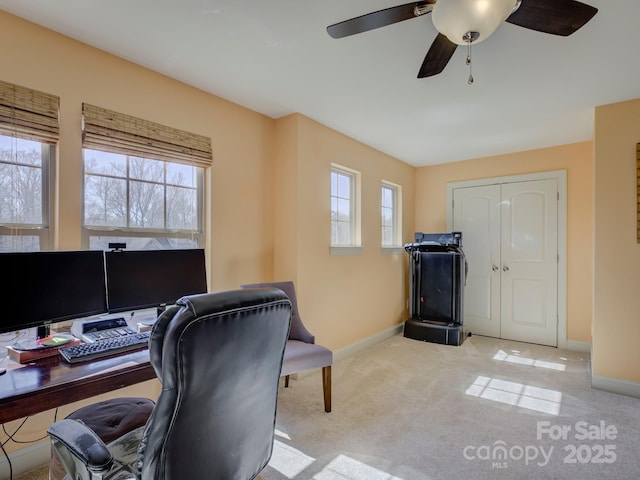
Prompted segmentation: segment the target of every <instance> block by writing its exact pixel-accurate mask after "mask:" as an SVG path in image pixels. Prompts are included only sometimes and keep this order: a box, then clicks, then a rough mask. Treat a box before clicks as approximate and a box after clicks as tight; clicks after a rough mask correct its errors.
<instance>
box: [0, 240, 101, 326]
mask: <svg viewBox="0 0 640 480" xmlns="http://www.w3.org/2000/svg"><path fill="white" fill-rule="evenodd" d="M0 272H2V274H3V276H4V282H3V284H4V285H3V286H2V288H0V299H1V300H0V305H1V307H0V308H1V309H2V310H1V312H0V333H8V332H15V331H18V330H23V329H27V328H31V327H48V325H49V324H51V323H56V322H60V321H63V320H70V319H75V318H83V317H88V316H91V315H97V314H101V313H106V312H107V299H106V288H105V276H104V254H103V252H102V251H91V250H80V251H54V252H21V253H0ZM47 332H48V329H47V328H42V329H40V330H39V336H43V335H46V334H47Z"/></svg>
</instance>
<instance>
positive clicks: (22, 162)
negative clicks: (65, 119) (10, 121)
mask: <svg viewBox="0 0 640 480" xmlns="http://www.w3.org/2000/svg"><path fill="white" fill-rule="evenodd" d="M52 150H53V147H52V146H51V145H49V144H46V143H41V142H38V141H33V140H25V139H21V138H16V137H11V136H6V135H0V252H15V251H37V250H41V249H46V248H47V247H48V235H49V224H48V214H47V212H48V208H49V198H48V197H47V195H48V190H47V189H46V187H45V185H46V184H47V182H48V181H49V178H48V175H47V172H48V169H47V162H48V161H49V158H50V155H51V152H52Z"/></svg>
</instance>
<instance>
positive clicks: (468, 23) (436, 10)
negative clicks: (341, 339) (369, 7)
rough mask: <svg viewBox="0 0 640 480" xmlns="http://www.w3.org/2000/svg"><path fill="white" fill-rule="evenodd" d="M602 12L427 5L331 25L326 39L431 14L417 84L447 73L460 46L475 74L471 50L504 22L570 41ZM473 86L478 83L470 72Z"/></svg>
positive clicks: (490, 2) (535, 3)
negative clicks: (431, 32)
mask: <svg viewBox="0 0 640 480" xmlns="http://www.w3.org/2000/svg"><path fill="white" fill-rule="evenodd" d="M597 11H598V9H597V8H595V7H592V6H590V5H587V4H584V3H581V2H578V1H576V0H422V1H420V2H412V3H406V4H404V5H398V6H396V7H390V8H385V9H383V10H378V11H376V12H372V13H368V14H366V15H361V16H359V17H355V18H352V19H349V20H345V21H343V22H339V23H336V24H334V25H330V26H328V27H327V33H328V34H329V35H330V36H331V37H333V38H342V37H347V36H350V35H355V34H356V33H362V32H366V31H369V30H373V29H375V28H379V27H384V26H386V25H391V24H393V23H397V22H402V21H404V20H409V19H411V18H415V17H420V16H422V15H426V14H427V13H431V16H432V20H433V25H434V26H435V27H436V30H438V35H437V36H436V38H435V40H434V41H433V43H432V44H431V47H430V48H429V51H428V52H427V55H426V57H425V59H424V61H423V62H422V65H421V67H420V71H419V72H418V78H424V77H430V76H433V75H437V74H439V73H440V72H442V71H443V70H444V67H446V66H447V63H448V62H449V60H450V59H451V57H452V56H453V54H454V52H455V50H456V48H457V47H458V46H459V45H466V46H467V49H468V52H467V65H469V68H471V45H472V44H474V45H475V44H476V43H479V42H481V41H483V40H486V39H487V38H488V37H489V36H490V35H491V34H492V33H493V32H495V31H496V29H497V28H498V27H499V26H500V24H501V23H502V22H509V23H512V24H514V25H518V26H520V27H524V28H528V29H531V30H537V31H539V32H543V33H551V34H554V35H562V36H568V35H571V34H572V33H574V32H575V31H576V30H578V29H579V28H580V27H582V26H583V25H584V24H586V23H587V22H588V21H589V20H591V18H592V17H593V16H594V15H595V14H596V12H597ZM469 83H473V76H472V75H471V72H470V74H469Z"/></svg>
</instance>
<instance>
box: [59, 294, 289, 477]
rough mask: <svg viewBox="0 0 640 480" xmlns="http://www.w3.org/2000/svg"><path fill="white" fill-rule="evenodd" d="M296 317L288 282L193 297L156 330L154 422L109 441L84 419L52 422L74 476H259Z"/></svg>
mask: <svg viewBox="0 0 640 480" xmlns="http://www.w3.org/2000/svg"><path fill="white" fill-rule="evenodd" d="M290 319H291V302H290V301H289V299H288V298H287V296H286V295H285V294H284V293H283V292H282V291H280V290H278V289H273V288H271V289H270V288H263V289H250V290H234V291H229V292H219V293H209V294H201V295H193V296H188V297H183V298H182V299H181V300H179V301H178V303H177V305H176V306H173V307H170V308H168V309H167V310H166V311H165V313H163V314H162V315H161V316H160V318H159V319H158V321H157V322H156V324H155V325H154V327H153V331H152V333H151V339H150V344H149V353H150V357H151V364H152V366H153V368H154V369H155V371H156V374H157V375H158V378H159V379H160V381H161V383H162V390H161V392H160V396H159V397H158V400H157V402H156V405H155V407H154V409H153V411H152V413H151V416H150V417H149V420H148V422H147V424H146V425H145V426H144V427H141V428H138V429H136V430H133V431H131V432H129V433H127V434H125V435H124V436H123V437H121V438H119V439H117V440H115V441H113V442H111V443H110V444H108V445H105V443H104V442H102V441H101V440H100V438H99V437H98V436H97V435H96V434H95V433H94V432H93V431H91V430H90V429H89V428H87V427H86V425H84V424H83V423H81V422H78V421H76V420H72V419H65V420H61V421H59V422H56V423H54V424H53V425H51V426H50V427H49V429H48V434H49V436H50V438H51V444H52V448H53V449H54V450H55V452H56V454H57V456H58V457H59V458H60V461H61V462H62V463H63V465H64V467H65V469H66V471H67V474H68V476H67V478H70V479H73V480H79V479H82V480H85V479H86V480H96V479H104V480H107V479H109V480H115V479H118V480H120V479H130V478H136V479H140V480H184V479H189V480H198V479H206V480H246V479H253V478H255V477H256V476H257V475H258V474H259V473H260V471H262V469H263V468H264V467H265V466H266V465H267V463H268V462H269V459H270V458H271V453H272V450H273V440H274V430H275V415H276V405H277V395H278V383H279V377H280V371H281V368H282V357H283V354H284V348H285V344H286V341H287V336H288V333H289V328H290Z"/></svg>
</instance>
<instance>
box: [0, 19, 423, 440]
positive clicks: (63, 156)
mask: <svg viewBox="0 0 640 480" xmlns="http://www.w3.org/2000/svg"><path fill="white" fill-rule="evenodd" d="M0 56H1V58H2V59H3V65H5V68H3V69H2V74H1V75H0V77H1V79H2V80H4V81H8V82H12V83H16V84H18V85H22V86H25V87H29V88H33V89H36V90H41V91H44V92H47V93H51V94H54V95H58V96H59V97H60V122H61V126H60V142H59V145H58V165H57V175H56V178H57V179H58V184H57V186H56V191H55V198H56V200H55V201H56V217H55V222H54V233H55V248H57V249H76V248H81V247H82V245H81V213H82V208H81V200H82V184H83V179H82V156H81V141H82V140H81V108H82V103H83V102H87V103H92V104H95V105H98V106H101V107H104V108H108V109H111V110H115V111H119V112H122V113H125V114H128V115H133V116H136V117H140V118H144V119H147V120H151V121H154V122H158V123H162V124H165V125H168V126H171V127H174V128H178V129H181V130H186V131H191V132H194V133H198V134H201V135H205V136H208V137H211V140H212V145H213V151H214V163H213V166H212V167H211V168H210V169H208V171H207V175H206V180H207V193H206V209H207V226H206V228H207V232H208V239H209V240H208V244H207V245H205V247H206V254H207V270H208V273H209V277H210V278H209V289H210V290H211V291H215V290H225V289H230V288H236V287H237V286H239V285H240V284H242V283H249V282H254V281H266V280H271V279H276V280H278V279H292V280H294V281H296V284H297V286H298V289H299V295H300V306H301V309H302V312H303V315H304V319H305V323H306V324H307V326H308V327H309V328H310V329H311V330H312V331H313V333H314V334H315V335H316V337H317V339H318V341H319V342H322V343H324V344H326V345H327V346H329V347H330V348H334V349H338V348H341V347H344V346H346V345H350V344H352V343H354V342H357V341H358V340H361V339H364V338H366V337H368V336H370V335H372V334H375V333H378V332H380V331H383V330H385V329H388V328H391V327H393V326H397V325H398V324H399V323H400V322H401V321H402V320H403V319H404V317H405V316H406V314H407V311H406V299H407V296H408V292H407V285H406V277H407V275H406V259H405V258H404V257H405V256H406V254H404V253H400V254H397V255H382V254H381V249H380V187H381V185H380V182H381V181H382V180H387V181H391V182H394V183H396V184H399V185H402V188H403V204H404V206H405V210H404V216H403V225H404V233H403V236H404V238H403V240H406V239H408V238H411V236H412V231H413V225H412V222H413V218H414V212H413V204H414V199H413V176H414V168H413V167H410V166H408V165H406V164H404V163H402V162H399V161H397V160H395V159H393V158H391V157H389V156H387V155H384V154H382V153H380V152H377V151H375V150H373V149H371V148H369V147H366V146H364V145H362V144H360V143H358V142H356V141H354V140H352V139H350V138H348V137H346V136H344V135H341V134H338V133H337V132H335V131H332V130H330V129H328V128H326V127H323V126H322V125H320V124H317V123H315V122H313V121H311V120H309V119H307V118H305V117H302V116H299V115H292V116H290V117H286V118H283V119H280V120H278V121H275V120H273V119H270V118H268V117H265V116H263V115H260V114H258V113H256V112H253V111H250V110H248V109H246V108H243V107H240V106H238V105H235V104H233V103H230V102H228V101H225V100H223V99H221V98H219V97H216V96H214V95H210V94H207V93H204V92H202V91H200V90H198V89H195V88H192V87H190V86H188V85H185V84H183V83H180V82H177V81H175V80H172V79H170V78H168V77H166V76H163V75H160V74H157V73H155V72H152V71H150V70H148V69H145V68H142V67H140V66H137V65H134V64H132V63H130V62H127V61H125V60H122V59H119V58H117V57H114V56H112V55H109V54H107V53H105V52H102V51H100V50H97V49H94V48H92V47H89V46H87V45H84V44H81V43H78V42H76V41H74V40H72V39H70V38H68V37H64V36H62V35H59V34H56V33H54V32H52V31H50V30H47V29H44V28H42V27H39V26H36V25H34V24H31V23H29V22H26V21H24V20H22V19H19V18H17V17H14V16H12V15H9V14H7V13H6V12H2V11H0ZM276 152H277V154H276ZM331 162H338V163H341V164H343V165H345V166H348V167H351V168H354V169H358V170H360V171H361V172H362V178H363V241H364V244H365V249H364V254H363V255H362V256H357V257H331V256H330V255H329V243H330V228H331V227H330V220H329V219H330V214H329V194H330V190H329V186H330V184H329V169H330V165H331ZM125 393H126V394H136V395H147V396H149V397H150V398H155V397H156V396H157V385H155V384H153V383H151V382H149V383H145V384H142V385H138V386H136V387H134V388H132V389H128V390H126V391H124V392H123V391H117V392H113V394H111V395H109V396H120V395H123V394H125ZM90 401H93V399H92V400H87V401H84V402H80V403H78V404H73V405H68V406H65V407H64V408H62V409H61V410H60V412H58V418H60V417H61V416H64V415H66V414H67V413H69V412H70V411H72V409H74V408H77V407H78V406H80V405H84V404H87V403H89V402H90ZM53 418H54V412H53V411H48V412H43V413H41V414H39V415H37V416H34V417H33V418H31V419H30V420H29V423H28V427H26V429H24V428H23V429H22V430H21V434H23V435H24V436H22V435H19V436H18V438H20V439H24V438H34V437H42V436H43V435H44V429H45V428H46V427H47V426H48V425H49V424H50V423H51V422H52V420H53ZM14 423H15V425H17V424H18V422H13V423H12V426H13V424H14ZM2 441H4V440H2ZM21 447H22V445H21V444H20V445H16V444H12V443H9V444H7V445H6V448H7V450H9V451H13V450H16V449H18V448H21Z"/></svg>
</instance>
